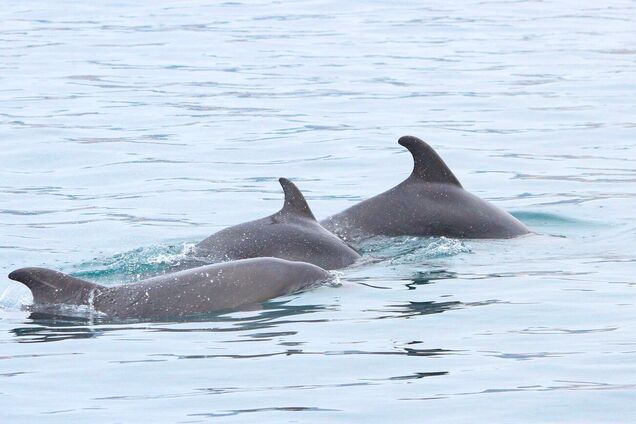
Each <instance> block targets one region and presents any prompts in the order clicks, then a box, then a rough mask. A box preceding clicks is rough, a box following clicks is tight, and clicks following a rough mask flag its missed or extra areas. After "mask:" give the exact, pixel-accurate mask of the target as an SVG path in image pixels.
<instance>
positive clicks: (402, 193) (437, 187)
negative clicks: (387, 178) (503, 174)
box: [321, 136, 529, 240]
mask: <svg viewBox="0 0 636 424" xmlns="http://www.w3.org/2000/svg"><path fill="white" fill-rule="evenodd" d="M398 143H399V144H400V145H402V146H404V147H406V148H407V149H408V150H409V152H411V155H413V160H414V162H415V164H414V167H413V172H412V173H411V175H410V176H409V177H408V178H407V179H406V180H404V181H402V182H401V183H400V184H398V185H397V186H395V187H393V188H392V189H390V190H387V191H385V192H384V193H381V194H378V195H377V196H375V197H372V198H370V199H367V200H365V201H363V202H360V203H358V204H356V205H354V206H352V207H350V208H349V209H346V210H344V211H343V212H340V213H339V214H336V215H333V216H331V217H329V218H327V219H325V220H323V221H321V224H322V225H323V226H324V227H325V228H327V229H328V230H330V231H332V232H333V233H335V234H337V235H338V236H340V237H342V238H343V239H344V240H356V239H363V238H366V237H369V236H376V235H382V236H435V237H440V236H445V237H452V238H461V239H465V238H470V239H505V238H513V237H517V236H521V235H524V234H528V233H529V230H528V229H527V228H526V226H525V225H523V224H522V223H521V221H519V220H518V219H516V218H514V217H513V216H512V215H510V214H509V213H507V212H505V211H504V210H502V209H500V208H498V207H497V206H495V205H493V204H491V203H489V202H487V201H485V200H483V199H480V198H479V197H477V196H475V195H474V194H471V193H469V192H468V191H466V190H464V188H463V187H462V185H461V184H460V182H459V180H458V179H457V177H455V175H453V173H452V172H451V170H450V169H449V168H448V166H447V165H446V164H445V163H444V161H443V160H442V158H441V157H439V155H438V154H437V153H436V152H435V151H434V150H433V148H431V146H429V145H428V144H427V143H425V142H424V141H422V140H420V139H419V138H417V137H412V136H404V137H401V138H400V139H399V140H398Z"/></svg>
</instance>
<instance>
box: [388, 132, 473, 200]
mask: <svg viewBox="0 0 636 424" xmlns="http://www.w3.org/2000/svg"><path fill="white" fill-rule="evenodd" d="M398 143H399V144H400V145H402V146H404V147H406V148H407V149H409V152H411V154H412V155H413V161H414V162H415V164H414V166H413V173H412V174H411V176H410V177H409V178H417V179H419V180H423V181H426V182H429V183H446V184H455V185H456V186H459V187H461V186H462V185H461V184H460V182H459V180H458V179H457V177H455V175H454V174H453V172H452V171H451V170H450V169H449V168H448V166H447V165H446V163H444V161H443V160H442V158H441V157H439V155H438V154H437V153H436V152H435V150H433V148H432V147H431V146H429V145H428V144H427V143H425V142H424V141H422V140H420V139H419V138H417V137H413V136H410V135H405V136H404V137H401V138H400V139H399V140H398Z"/></svg>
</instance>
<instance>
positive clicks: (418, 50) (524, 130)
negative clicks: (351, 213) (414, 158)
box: [0, 1, 636, 423]
mask: <svg viewBox="0 0 636 424" xmlns="http://www.w3.org/2000/svg"><path fill="white" fill-rule="evenodd" d="M206 3H207V2H200V1H188V2H152V3H139V2H127V1H121V2H115V1H105V2H88V3H87V2H63V1H60V2H43V1H41V2H38V1H26V2H7V3H5V4H3V5H2V11H0V22H1V25H0V57H1V60H0V94H1V95H0V141H1V145H0V146H1V147H2V154H1V155H0V274H1V275H2V277H0V411H1V412H0V417H1V418H2V422H3V423H4V422H6V423H33V422H38V423H69V422H74V421H75V422H79V421H82V422H91V423H112V422H179V423H207V422H211V421H219V420H220V421H224V422H225V421H227V422H247V423H251V422H255V421H258V422H262V423H265V422H268V423H269V422H271V423H280V422H325V423H334V422H342V423H349V422H353V421H359V422H373V423H375V422H377V423H386V422H400V421H404V422H422V421H427V422H443V423H451V422H453V423H454V422H458V423H460V422H461V423H464V422H465V423H476V422H497V423H508V422H532V423H557V422H558V423H562V422H576V423H585V422H589V423H599V422H613V423H615V422H626V423H627V422H634V421H635V420H636V409H635V406H634V405H636V309H635V303H636V297H635V294H636V293H635V289H636V278H635V277H634V275H635V273H634V271H636V267H635V262H636V253H634V243H635V242H636V224H635V223H634V219H633V218H634V210H635V206H636V184H635V183H636V155H635V154H634V151H635V149H636V137H635V134H636V118H635V116H636V106H635V103H634V96H635V95H636V92H635V91H636V89H635V86H634V82H635V81H636V63H635V60H636V49H635V47H634V46H635V45H636V31H635V30H634V28H635V26H634V22H635V21H636V5H635V4H634V2H632V1H611V2H602V4H601V3H597V2H583V3H581V2H576V1H557V2H554V1H551V2H535V1H482V2H441V1H439V2H427V3H422V2H400V3H399V4H395V3H393V2H391V3H390V4H389V3H385V2H331V3H329V2H322V1H314V2H286V1H276V2H270V1H262V2H249V3H241V2H226V3H216V4H206ZM405 134H412V135H416V136H419V137H422V138H424V139H425V140H427V141H429V142H430V143H431V144H432V145H433V146H434V147H435V148H437V149H438V151H439V152H440V154H441V155H442V156H443V157H444V158H445V159H446V161H447V163H448V164H449V165H450V167H451V168H452V169H453V170H454V171H455V173H456V175H457V176H458V177H459V179H460V180H461V181H462V183H463V185H464V186H465V187H466V188H467V189H469V190H470V191H472V192H474V193H476V194H478V195H480V196H482V197H484V198H487V199H489V200H491V201H493V202H494V203H496V204H497V205H500V206H502V207H504V208H506V209H507V210H509V211H512V212H513V213H514V214H515V216H517V217H518V218H519V219H521V220H522V221H524V222H525V223H526V224H527V225H528V226H529V227H530V228H531V229H532V230H533V231H535V232H536V233H537V234H535V235H531V236H528V237H523V238H520V239H516V240H509V241H456V240H450V239H411V238H402V239H395V240H386V239H384V240H383V239H378V240H373V241H372V242H370V243H367V244H365V245H363V246H360V248H361V249H362V250H363V251H364V252H365V256H366V257H367V258H372V259H367V261H366V263H363V264H361V265H360V266H357V267H354V268H351V269H348V270H344V271H343V272H342V274H341V276H340V281H341V283H342V284H341V286H339V287H330V286H329V287H328V286H325V287H321V288H318V289H316V290H313V291H311V292H307V293H302V294H298V295H294V296H290V297H285V298H280V299H276V300H275V301H272V302H269V303H267V304H265V305H264V308H263V310H260V311H251V312H240V313H232V314H225V315H216V316H210V317H208V318H205V319H201V320H198V321H196V322H157V323H121V324H113V323H111V324H104V323H98V322H86V321H79V320H71V319H69V320H64V319H50V318H49V319H47V318H38V317H30V315H29V312H28V311H26V310H24V309H23V306H24V305H28V304H29V302H30V294H29V292H28V290H26V289H25V288H24V287H22V286H21V285H19V284H17V283H14V282H11V281H9V280H8V279H7V278H6V277H5V275H6V274H7V273H8V272H9V271H11V270H12V269H15V268H18V267H23V266H46V267H50V268H55V269H59V270H63V271H66V272H71V273H75V274H77V275H81V276H83V277H85V278H89V279H91V280H94V281H98V282H101V283H104V284H115V283H121V282H125V281H129V280H131V279H134V278H135V276H136V275H137V274H139V273H142V272H145V271H148V270H153V269H159V268H161V267H162V266H163V265H165V264H168V263H171V262H173V261H175V260H178V259H179V258H180V257H181V255H182V252H183V251H184V250H186V249H187V248H188V246H189V245H190V244H191V243H194V242H196V241H198V240H201V239H202V238H204V237H205V236H207V235H209V234H211V233H212V232H214V231H217V230H219V229H222V228H224V227H226V226H228V225H232V224H236V223H240V222H243V221H246V220H250V219H255V218H260V217H262V216H265V215H268V214H270V213H273V212H275V211H276V210H277V209H278V208H279V207H280V206H281V204H282V193H281V189H280V188H279V186H278V184H277V181H276V179H277V178H278V177H280V176H285V177H289V178H291V179H293V180H294V181H295V182H296V183H297V184H298V185H299V186H300V188H301V189H302V190H303V191H304V192H305V194H306V195H307V198H308V200H309V202H310V204H311V206H312V207H313V209H314V212H315V213H316V215H317V216H319V217H321V218H323V217H326V216H328V215H330V214H332V213H336V212H339V211H341V210H342V209H344V208H345V207H347V206H350V205H352V204H354V203H355V202H358V201H360V200H362V199H365V198H367V197H369V196H371V195H374V194H377V193H379V192H381V191H384V190H386V189H387V188H389V187H391V186H393V185H395V184H396V183H398V182H400V181H401V180H402V179H403V178H405V177H406V176H407V175H408V174H409V172H410V169H411V158H410V155H409V154H408V152H406V151H405V150H404V149H403V148H401V147H400V146H398V145H397V143H396V141H397V139H398V137H399V136H402V135H405Z"/></svg>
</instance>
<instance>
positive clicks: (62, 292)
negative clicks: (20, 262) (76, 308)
mask: <svg viewBox="0 0 636 424" xmlns="http://www.w3.org/2000/svg"><path fill="white" fill-rule="evenodd" d="M9 278H10V279H12V280H14V281H18V282H20V283H22V284H24V285H25V286H27V287H28V288H29V289H30V290H31V293H33V301H34V302H35V303H50V304H54V303H65V304H69V305H87V304H88V300H89V298H90V294H91V292H92V291H94V290H96V289H101V288H103V287H102V286H99V285H97V284H93V283H90V282H88V281H84V280H80V279H79V278H75V277H71V276H70V275H66V274H63V273H61V272H57V271H53V270H51V269H46V268H20V269H16V270H15V271H13V272H12V273H11V274H9Z"/></svg>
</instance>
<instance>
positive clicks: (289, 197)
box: [277, 178, 316, 221]
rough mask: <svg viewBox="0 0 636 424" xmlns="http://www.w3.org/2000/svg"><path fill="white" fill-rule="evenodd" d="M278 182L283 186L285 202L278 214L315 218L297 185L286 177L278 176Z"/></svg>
mask: <svg viewBox="0 0 636 424" xmlns="http://www.w3.org/2000/svg"><path fill="white" fill-rule="evenodd" d="M278 182H279V183H280V185H281V186H282V187H283V191H284V192H285V204H284V205H283V208H282V209H281V210H280V211H278V213H277V215H279V216H289V215H293V216H302V217H303V218H309V219H313V220H314V221H315V220H316V217H315V216H314V214H313V213H312V212H311V209H310V208H309V205H308V204H307V201H306V200H305V196H303V194H302V193H301V192H300V190H298V187H296V185H295V184H294V183H292V182H291V181H290V180H288V179H287V178H279V179H278Z"/></svg>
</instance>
